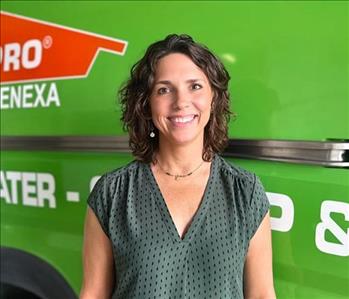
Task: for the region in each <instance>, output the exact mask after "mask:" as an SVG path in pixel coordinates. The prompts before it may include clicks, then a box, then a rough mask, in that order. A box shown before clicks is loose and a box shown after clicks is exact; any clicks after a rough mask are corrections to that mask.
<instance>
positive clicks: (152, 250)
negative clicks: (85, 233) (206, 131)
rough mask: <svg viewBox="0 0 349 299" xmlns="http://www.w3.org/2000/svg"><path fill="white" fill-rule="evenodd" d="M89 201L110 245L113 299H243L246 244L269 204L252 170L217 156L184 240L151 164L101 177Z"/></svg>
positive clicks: (136, 163)
mask: <svg viewBox="0 0 349 299" xmlns="http://www.w3.org/2000/svg"><path fill="white" fill-rule="evenodd" d="M87 202H88V205H89V206H90V207H91V208H92V210H93V211H94V213H95V214H96V216H97V218H98V220H99V222H100V225H101V227H102V229H103V230H104V232H105V233H106V235H107V236H108V237H109V239H110V241H111V243H112V247H113V255H114V263H115V269H116V281H115V289H114V291H113V296H112V299H119V298H142V299H146V298H154V299H159V298H161V299H166V298H171V299H174V298H199V299H201V298H230V299H231V298H236V299H238V298H241V299H243V271H244V262H245V257H246V253H247V250H248V246H249V241H250V240H251V238H252V236H253V235H254V233H255V232H256V230H257V228H258V227H259V224H260V223H261V221H262V220H263V218H264V216H265V215H266V213H267V211H268V209H269V202H268V199H267V196H266V194H265V191H264V188H263V186H262V184H261V182H260V180H259V178H258V177H257V176H256V175H255V174H254V173H252V172H249V171H247V170H245V169H243V168H241V167H239V166H236V165H234V164H231V163H228V162H227V161H226V160H224V159H223V158H222V157H221V156H219V155H218V154H215V156H214V158H213V161H212V163H211V169H210V175H209V179H208V182H207V185H206V189H205V192H204V195H203V197H202V200H201V203H200V206H199V208H198V210H197V212H196V213H195V215H194V217H193V219H192V222H191V224H190V226H189V229H188V230H187V232H186V233H185V235H184V237H183V239H181V238H180V236H179V234H178V232H177V229H176V227H175V224H174V222H173V220H172V218H171V215H170V213H169V211H168V208H167V205H166V203H165V201H164V198H163V197H162V194H161V192H160V189H159V187H158V185H157V182H156V180H155V177H154V175H153V172H152V170H151V168H150V165H149V164H146V163H142V162H139V161H136V160H135V161H132V162H130V163H129V164H127V165H126V166H124V167H122V168H119V169H116V170H113V171H111V172H108V173H106V174H104V175H103V176H102V177H101V178H100V179H99V180H98V181H97V183H96V184H95V186H94V188H93V190H92V192H91V194H90V196H89V198H88V201H87Z"/></svg>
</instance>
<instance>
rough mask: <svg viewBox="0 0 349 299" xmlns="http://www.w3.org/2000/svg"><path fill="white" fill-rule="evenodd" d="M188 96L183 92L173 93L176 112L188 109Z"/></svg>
mask: <svg viewBox="0 0 349 299" xmlns="http://www.w3.org/2000/svg"><path fill="white" fill-rule="evenodd" d="M189 103H190V95H189V93H188V92H185V91H184V90H176V92H175V93H174V107H175V109H177V110H182V109H184V108H186V107H189Z"/></svg>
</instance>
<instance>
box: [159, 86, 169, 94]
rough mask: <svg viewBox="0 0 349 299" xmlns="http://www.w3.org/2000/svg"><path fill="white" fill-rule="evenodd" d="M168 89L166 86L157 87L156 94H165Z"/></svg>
mask: <svg viewBox="0 0 349 299" xmlns="http://www.w3.org/2000/svg"><path fill="white" fill-rule="evenodd" d="M169 91H170V89H169V88H168V87H161V88H159V89H158V94H165V93H167V92H169Z"/></svg>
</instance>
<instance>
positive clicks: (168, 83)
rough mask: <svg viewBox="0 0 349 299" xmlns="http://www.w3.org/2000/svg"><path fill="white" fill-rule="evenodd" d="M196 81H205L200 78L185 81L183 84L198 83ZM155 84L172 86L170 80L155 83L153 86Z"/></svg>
mask: <svg viewBox="0 0 349 299" xmlns="http://www.w3.org/2000/svg"><path fill="white" fill-rule="evenodd" d="M198 81H205V80H204V79H201V78H197V79H188V80H186V81H185V83H195V82H198ZM157 84H165V85H172V82H171V81H170V80H160V81H157V82H155V84H154V85H157Z"/></svg>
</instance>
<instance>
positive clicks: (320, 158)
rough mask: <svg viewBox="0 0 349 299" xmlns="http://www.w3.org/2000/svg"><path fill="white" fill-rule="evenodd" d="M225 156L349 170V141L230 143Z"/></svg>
mask: <svg viewBox="0 0 349 299" xmlns="http://www.w3.org/2000/svg"><path fill="white" fill-rule="evenodd" d="M224 156H227V157H237V158H247V159H258V160H268V161H279V162H288V163H297V164H310V165H320V166H330V167H349V140H337V141H334V140H333V141H298V140H251V139H249V140H248V139H230V140H229V145H228V147H227V148H226V150H225V152H224Z"/></svg>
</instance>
